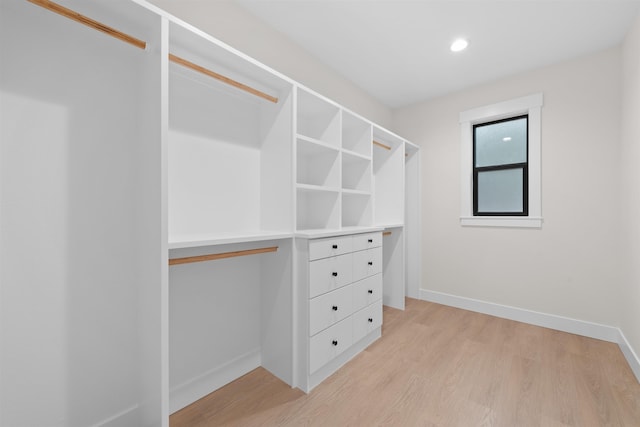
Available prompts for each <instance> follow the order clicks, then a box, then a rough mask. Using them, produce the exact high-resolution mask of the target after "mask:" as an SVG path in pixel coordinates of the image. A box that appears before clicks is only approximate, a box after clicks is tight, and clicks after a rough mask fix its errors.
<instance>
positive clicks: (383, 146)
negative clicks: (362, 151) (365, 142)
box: [373, 139, 391, 150]
mask: <svg viewBox="0 0 640 427" xmlns="http://www.w3.org/2000/svg"><path fill="white" fill-rule="evenodd" d="M373 145H377V146H378V147H382V148H384V149H385V150H391V147H390V146H388V145H386V144H383V143H382V142H378V141H376V140H375V139H374V140H373Z"/></svg>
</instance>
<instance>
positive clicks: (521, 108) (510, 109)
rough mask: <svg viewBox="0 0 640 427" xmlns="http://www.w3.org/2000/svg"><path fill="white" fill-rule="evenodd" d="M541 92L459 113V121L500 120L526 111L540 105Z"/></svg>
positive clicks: (541, 101) (541, 100) (541, 99)
mask: <svg viewBox="0 0 640 427" xmlns="http://www.w3.org/2000/svg"><path fill="white" fill-rule="evenodd" d="M542 104H543V97H542V93H536V94H533V95H528V96H523V97H520V98H515V99H510V100H508V101H503V102H498V103H495V104H491V105H486V106H483V107H478V108H473V109H471V110H467V111H463V112H462V113H460V123H465V122H471V123H477V122H483V121H487V122H490V121H493V120H500V119H503V118H505V117H508V116H511V115H517V114H519V113H526V112H527V111H528V110H529V109H531V108H535V107H538V108H540V107H542Z"/></svg>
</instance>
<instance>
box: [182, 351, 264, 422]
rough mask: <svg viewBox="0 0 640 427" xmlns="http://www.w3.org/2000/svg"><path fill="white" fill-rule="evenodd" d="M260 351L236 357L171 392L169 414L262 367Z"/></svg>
mask: <svg viewBox="0 0 640 427" xmlns="http://www.w3.org/2000/svg"><path fill="white" fill-rule="evenodd" d="M261 364H262V361H261V356H260V349H256V350H253V351H250V352H248V353H245V354H243V355H241V356H238V357H236V358H235V359H233V360H231V361H230V362H227V363H225V364H224V365H222V366H219V367H217V368H215V369H212V370H210V371H208V372H205V373H204V374H202V375H200V376H198V377H195V378H192V379H191V380H189V381H187V382H184V383H182V384H180V385H178V386H176V387H173V388H172V389H171V390H170V391H169V413H174V412H176V411H178V410H180V409H182V408H184V407H185V406H188V405H190V404H192V403H193V402H195V401H196V400H198V399H200V398H202V397H204V396H206V395H207V394H209V393H211V392H213V391H215V390H217V389H219V388H220V387H222V386H224V385H227V384H229V383H230V382H231V381H233V380H235V379H237V378H240V377H241V376H243V375H245V374H247V373H249V372H251V371H253V370H254V369H256V368H258V367H260V365H261Z"/></svg>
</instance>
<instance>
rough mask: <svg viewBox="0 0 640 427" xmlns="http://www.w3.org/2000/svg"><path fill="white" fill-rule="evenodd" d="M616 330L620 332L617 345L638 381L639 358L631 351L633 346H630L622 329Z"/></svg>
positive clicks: (639, 374)
mask: <svg viewBox="0 0 640 427" xmlns="http://www.w3.org/2000/svg"><path fill="white" fill-rule="evenodd" d="M618 332H620V336H619V339H618V346H619V347H620V350H622V354H624V357H625V359H627V362H628V363H629V367H631V370H632V371H633V374H634V375H635V376H636V379H637V380H638V382H640V358H639V357H638V355H637V354H636V352H635V351H633V347H631V345H630V344H629V341H627V337H625V336H624V334H623V333H622V331H621V330H618Z"/></svg>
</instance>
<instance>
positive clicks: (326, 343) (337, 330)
mask: <svg viewBox="0 0 640 427" xmlns="http://www.w3.org/2000/svg"><path fill="white" fill-rule="evenodd" d="M310 341H311V342H310V344H309V373H314V372H315V371H317V370H318V369H320V368H321V367H322V366H324V365H326V364H327V363H328V362H329V361H330V360H331V359H333V358H334V357H336V356H337V355H339V354H340V353H342V352H343V351H345V350H346V349H347V348H349V347H350V346H351V344H352V343H353V321H352V317H351V316H349V317H347V318H346V319H344V320H343V321H341V322H338V323H336V324H335V325H333V326H332V327H330V328H329V329H325V330H324V331H322V332H320V333H319V334H317V335H315V336H313V337H311V339H310Z"/></svg>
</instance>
